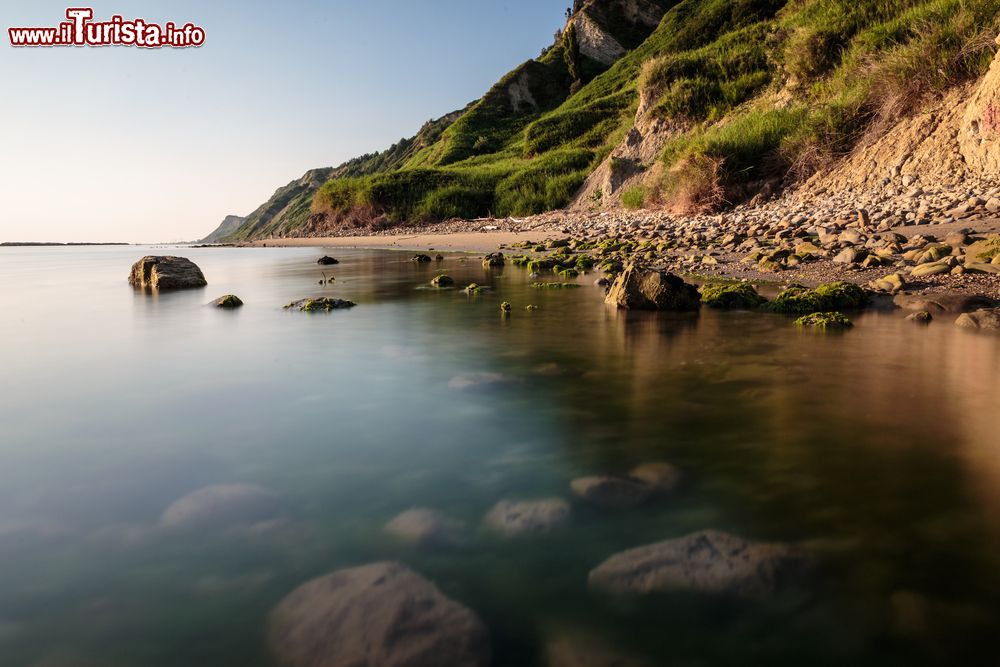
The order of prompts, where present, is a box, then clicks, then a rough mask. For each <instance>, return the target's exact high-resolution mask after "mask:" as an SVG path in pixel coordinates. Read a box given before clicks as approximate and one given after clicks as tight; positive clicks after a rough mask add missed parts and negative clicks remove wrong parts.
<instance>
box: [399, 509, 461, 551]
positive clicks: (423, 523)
mask: <svg viewBox="0 0 1000 667" xmlns="http://www.w3.org/2000/svg"><path fill="white" fill-rule="evenodd" d="M461 528H462V522H460V521H456V520H454V519H449V518H448V517H446V516H444V515H443V514H441V513H440V512H438V511H436V510H432V509H428V508H426V507H416V508H413V509H410V510H406V511H405V512H403V513H402V514H400V515H398V516H397V517H396V518H394V519H393V520H392V521H390V522H389V523H387V524H386V525H385V532H387V533H389V534H390V535H392V536H393V537H395V538H396V539H398V540H400V541H402V542H408V543H410V544H415V545H418V546H422V547H434V546H448V545H451V544H455V543H457V542H458V541H459V532H460V530H461Z"/></svg>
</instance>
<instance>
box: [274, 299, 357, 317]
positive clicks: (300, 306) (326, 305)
mask: <svg viewBox="0 0 1000 667" xmlns="http://www.w3.org/2000/svg"><path fill="white" fill-rule="evenodd" d="M356 305H358V304H356V303H354V302H353V301H348V300H346V299H331V298H330V297H326V296H324V297H320V298H318V299H300V300H298V301H293V302H291V303H290V304H288V305H287V306H285V310H299V311H301V312H303V313H328V312H330V311H331V310H343V309H345V308H354V306H356Z"/></svg>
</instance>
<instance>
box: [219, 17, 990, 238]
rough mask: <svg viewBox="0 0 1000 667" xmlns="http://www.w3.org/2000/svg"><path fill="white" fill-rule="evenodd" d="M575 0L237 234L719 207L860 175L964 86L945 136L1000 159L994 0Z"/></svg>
mask: <svg viewBox="0 0 1000 667" xmlns="http://www.w3.org/2000/svg"><path fill="white" fill-rule="evenodd" d="M577 5H578V6H577V7H576V11H575V12H573V13H572V15H571V16H570V17H569V19H568V21H567V24H566V26H565V27H564V29H563V30H562V31H561V32H560V34H559V35H558V36H557V39H556V41H555V42H554V44H553V45H552V46H550V47H549V48H547V49H546V50H545V51H544V52H543V53H542V55H541V56H539V57H538V58H537V59H534V60H530V61H528V62H526V63H524V64H522V65H521V66H519V67H517V68H516V69H514V70H513V71H512V72H510V73H509V74H508V75H506V76H505V77H504V78H503V79H501V81H499V82H498V83H497V84H495V85H494V86H493V87H492V88H491V89H490V90H489V91H487V93H486V94H485V95H484V96H483V97H482V98H481V99H480V100H477V101H476V102H474V103H472V104H470V105H469V106H468V107H467V108H466V109H465V110H463V111H461V112H456V113H454V114H450V115H449V116H446V117H445V118H442V119H440V120H439V121H435V122H433V123H429V124H428V125H427V126H425V128H424V129H422V130H421V133H420V134H418V135H417V137H415V138H414V139H411V140H406V141H403V142H400V144H397V145H396V146H394V147H392V148H390V149H389V150H388V151H386V152H384V153H379V154H375V155H370V156H363V157H362V158H358V159H357V160H353V161H351V162H349V163H347V164H345V165H342V166H341V167H338V168H337V169H335V170H332V169H330V170H315V171H313V172H309V174H307V175H306V177H304V178H303V179H300V180H299V181H295V182H293V183H292V184H289V185H288V186H286V187H285V188H282V189H280V190H278V192H276V193H275V196H274V197H273V198H272V200H270V201H269V202H267V203H266V204H265V205H263V206H262V207H261V208H260V209H258V211H255V212H254V213H253V214H251V215H250V216H248V218H247V221H246V222H245V223H244V224H243V225H242V226H241V227H240V228H239V229H238V230H237V231H236V232H235V233H234V234H233V235H232V236H231V238H234V239H251V238H261V237H266V236H300V235H323V234H335V233H342V232H345V231H350V230H354V229H379V228H385V227H390V226H394V225H399V224H408V223H427V222H433V221H435V220H444V219H449V218H476V217H482V216H524V215H530V214H536V213H541V212H544V211H549V210H553V209H558V208H562V207H565V206H568V205H571V206H572V207H573V208H575V209H577V210H581V211H582V210H602V209H607V208H618V207H621V206H624V207H626V208H660V209H665V210H668V211H671V212H675V213H692V212H699V211H710V210H715V209H718V208H720V207H726V206H728V205H731V204H736V203H739V202H744V201H747V200H750V199H751V198H758V199H759V198H760V197H764V198H767V197H769V196H771V195H772V194H774V193H776V192H778V191H780V190H781V189H783V188H785V189H787V188H788V187H789V186H792V185H798V184H801V183H806V182H808V183H816V182H817V179H820V180H822V179H824V178H826V176H825V175H828V174H832V175H830V179H831V180H830V183H831V184H833V183H846V181H845V180H844V178H845V177H844V176H843V173H842V172H843V169H844V168H843V166H842V165H843V164H846V163H847V162H845V160H849V161H850V162H854V158H855V157H857V156H858V155H861V153H858V151H865V150H876V151H878V150H883V149H876V148H873V146H876V145H878V143H879V141H880V140H881V139H883V138H885V137H889V136H897V138H898V137H899V136H903V135H906V136H909V135H907V134H906V133H907V132H910V133H911V134H912V137H910V139H912V140H913V141H914V142H915V143H916V144H920V141H918V140H917V139H916V138H917V137H920V136H923V135H922V134H921V133H927V132H932V131H931V130H930V129H929V127H928V126H927V123H928V120H927V118H928V114H931V115H933V114H937V115H938V116H939V117H941V118H944V116H947V115H948V112H947V111H945V110H944V109H945V107H947V106H948V104H949V102H948V100H949V99H951V100H953V101H952V102H951V104H952V105H953V107H954V114H956V115H955V116H954V118H952V117H951V116H948V118H951V120H948V121H947V122H939V121H934V122H933V123H932V124H933V125H934V126H935V127H940V128H952V127H953V126H954V125H955V124H956V123H957V124H958V125H960V126H961V127H959V128H955V129H954V131H955V133H956V134H955V136H954V137H951V138H950V139H948V141H952V142H953V143H958V144H962V146H964V147H966V148H967V151H966V152H969V153H970V154H971V152H972V151H973V149H972V148H969V147H968V146H966V144H968V143H969V142H970V141H973V139H969V138H968V137H967V136H966V135H968V136H969V137H971V136H972V135H975V139H974V140H975V141H979V144H977V146H979V148H977V149H976V150H978V154H979V155H980V157H979V158H977V165H978V167H977V168H978V169H980V170H982V169H995V166H996V165H994V162H995V161H996V158H994V157H993V155H995V151H994V152H991V151H990V150H988V148H989V146H990V145H991V144H989V143H988V142H987V143H985V144H984V143H983V141H984V137H987V135H989V136H992V135H990V133H991V132H995V129H994V128H995V125H996V122H997V121H996V111H995V110H993V111H990V109H991V108H992V107H989V104H988V102H982V103H981V104H979V107H981V109H980V112H979V117H978V120H975V119H973V120H969V119H966V118H965V115H964V114H965V109H966V108H967V107H968V108H971V107H969V105H968V104H964V103H963V104H960V103H959V102H958V101H957V100H958V99H959V98H961V100H963V101H965V100H967V97H968V96H969V95H976V94H978V93H976V92H975V91H976V88H975V87H974V86H973V85H972V82H974V81H976V80H977V79H978V78H979V77H981V76H982V75H983V74H985V73H986V71H987V69H988V68H989V64H990V62H991V61H992V59H993V54H994V52H995V50H996V47H995V44H994V41H993V40H994V38H995V37H996V34H997V31H998V15H1000V3H997V2H996V1H995V0H853V1H848V0H681V1H680V2H677V1H676V0H589V1H588V2H583V3H577ZM963 91H964V92H963ZM956 95H957V96H958V97H954V96H956ZM959 106H961V109H959ZM933 109H938V111H933ZM924 110H930V111H927V112H926V113H922V112H924ZM969 113H971V112H969ZM942 114H943V116H942ZM959 115H961V116H962V118H961V119H958V116H959ZM938 116H935V117H938ZM953 121H954V122H953ZM921 127H923V129H920V128H921ZM906 128H911V129H910V130H908V129H906ZM950 131H952V130H951V129H948V130H945V129H942V130H940V132H950ZM961 132H965V133H966V134H965V135H962V134H961ZM932 134H933V132H932ZM942 136H943V135H942ZM924 139H926V136H925V137H924ZM921 141H922V140H921ZM963 142H964V143H963ZM898 144H899V142H898V141H897V140H889V141H888V142H887V143H885V144H883V145H884V146H887V147H888V146H897V145H898ZM982 146H986V148H982ZM884 150H890V149H889V148H886V149H884ZM921 151H923V152H921ZM911 152H912V154H913V156H914V157H912V158H910V160H911V162H912V164H911V168H913V169H919V170H925V169H926V168H927V166H928V165H933V166H935V168H937V167H940V165H941V161H940V160H939V159H938V157H935V156H933V155H932V154H933V153H934V151H933V150H924V149H921V148H919V146H918V147H917V148H916V149H915V151H911ZM924 153H926V154H927V155H926V159H925V158H920V157H919V156H920V155H923V154H924ZM852 156H853V157H852ZM883 157H884V156H883ZM879 159H880V160H881V159H882V158H879ZM886 159H888V158H886ZM921 160H924V161H923V162H921ZM890 161H891V160H890ZM897 161H898V160H897ZM869 162H871V160H869ZM876 162H878V160H876ZM904 162H905V161H904ZM921 165H922V166H921ZM899 166H900V169H905V168H906V166H905V164H901V165H899ZM838 170H839V171H838ZM944 171H947V173H952V172H953V171H954V170H950V171H948V170H944ZM998 171H1000V170H998ZM818 174H819V175H824V176H817V175H818ZM837 174H840V176H838V175H837ZM998 176H1000V174H998ZM810 179H811V180H810ZM838 179H839V180H838Z"/></svg>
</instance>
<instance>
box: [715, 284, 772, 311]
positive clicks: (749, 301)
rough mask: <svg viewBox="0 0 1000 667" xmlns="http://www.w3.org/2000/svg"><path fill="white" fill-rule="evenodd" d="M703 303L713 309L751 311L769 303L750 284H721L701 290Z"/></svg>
mask: <svg viewBox="0 0 1000 667" xmlns="http://www.w3.org/2000/svg"><path fill="white" fill-rule="evenodd" d="M701 302H702V303H703V304H705V305H707V306H710V307H712V308H738V309H743V310H749V309H751V308H756V307H757V306H760V305H762V304H764V303H766V302H767V299H765V298H764V297H762V296H761V295H760V294H757V290H755V289H754V288H753V285H750V284H749V283H719V284H716V285H704V286H702V288H701Z"/></svg>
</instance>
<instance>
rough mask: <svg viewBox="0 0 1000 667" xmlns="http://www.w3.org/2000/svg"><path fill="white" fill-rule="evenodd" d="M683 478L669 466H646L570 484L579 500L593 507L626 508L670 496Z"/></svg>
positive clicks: (675, 469)
mask: <svg viewBox="0 0 1000 667" xmlns="http://www.w3.org/2000/svg"><path fill="white" fill-rule="evenodd" d="M680 477H681V475H680V471H679V470H677V468H675V467H674V466H672V465H670V464H669V463H662V462H655V463H644V464H642V465H640V466H636V467H635V468H633V469H632V470H631V471H630V472H629V474H628V475H593V476H589V477H579V478H577V479H574V480H573V481H572V482H570V489H571V490H572V491H573V495H575V496H576V497H577V498H579V499H580V500H583V501H584V502H587V503H590V504H592V505H597V506H600V507H610V508H615V509H625V508H629V507H636V506H638V505H641V504H643V503H645V502H647V501H648V500H651V499H652V498H654V497H656V496H661V495H664V494H667V493H670V492H671V491H673V490H674V488H675V487H676V486H677V483H678V482H679V481H680Z"/></svg>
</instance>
